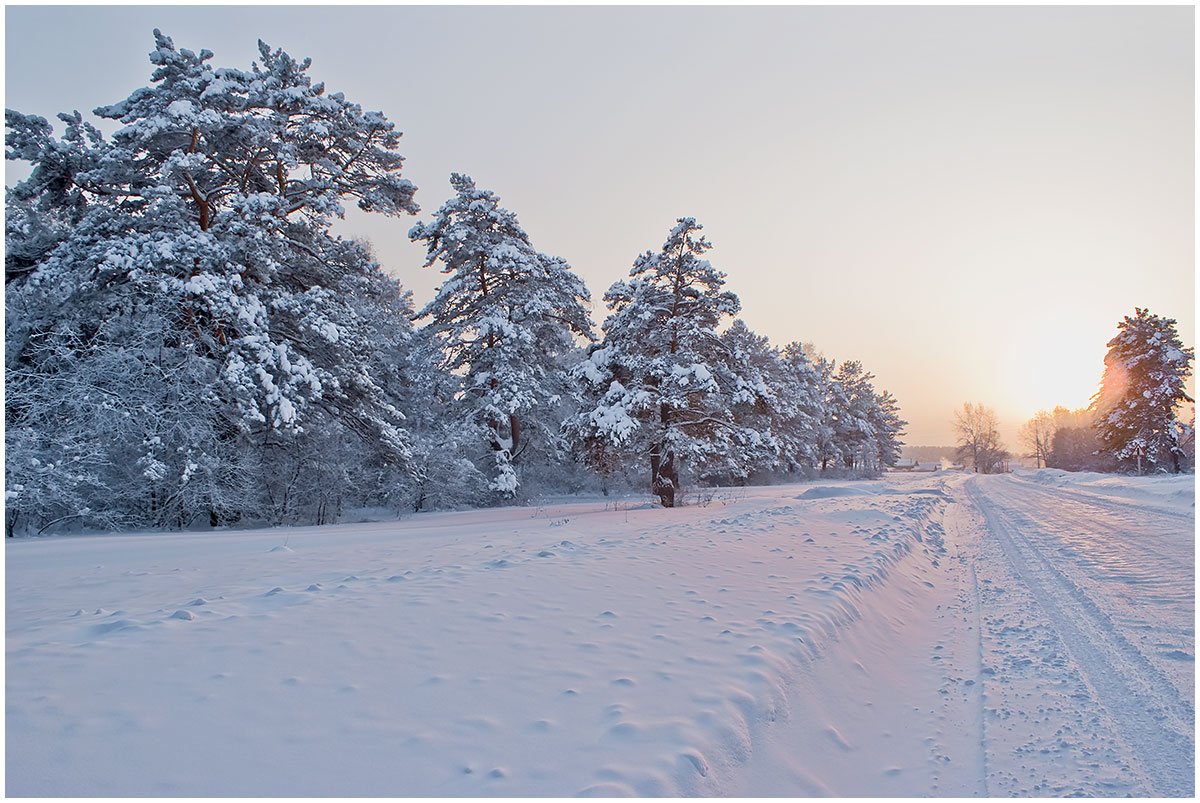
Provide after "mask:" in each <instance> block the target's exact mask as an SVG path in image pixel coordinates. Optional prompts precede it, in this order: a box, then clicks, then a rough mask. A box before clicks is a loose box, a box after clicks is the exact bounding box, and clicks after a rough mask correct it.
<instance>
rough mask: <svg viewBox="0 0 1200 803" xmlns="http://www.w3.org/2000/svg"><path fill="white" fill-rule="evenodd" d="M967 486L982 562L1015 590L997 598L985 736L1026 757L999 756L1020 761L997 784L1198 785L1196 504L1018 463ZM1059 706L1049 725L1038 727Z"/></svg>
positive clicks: (1099, 791)
mask: <svg viewBox="0 0 1200 803" xmlns="http://www.w3.org/2000/svg"><path fill="white" fill-rule="evenodd" d="M965 489H966V493H967V498H968V499H969V500H970V501H971V503H972V504H974V505H975V506H976V507H977V508H978V510H979V511H980V513H981V514H982V518H983V520H984V522H985V523H986V532H985V533H984V537H990V538H991V539H992V541H993V543H992V544H991V545H987V546H986V547H985V548H984V549H982V552H983V554H982V555H981V558H982V560H981V561H980V562H981V563H982V564H983V565H984V566H987V567H988V569H987V571H988V572H989V573H990V575H991V577H992V578H994V579H992V580H991V581H990V582H991V584H992V585H993V589H994V592H993V593H995V592H998V591H1001V590H1003V591H1004V592H1005V593H1006V594H1007V596H1008V597H1009V599H1008V600H996V603H997V604H996V605H994V606H993V605H989V606H988V608H989V610H990V611H994V613H993V615H992V616H991V618H990V622H989V624H990V628H989V635H990V636H991V637H992V639H993V640H994V642H995V643H996V645H997V646H996V648H995V649H994V650H993V652H992V655H991V656H989V658H990V661H989V664H990V667H991V671H990V673H989V674H990V677H989V678H988V679H987V680H986V682H985V689H986V693H987V696H988V699H989V702H991V703H993V706H994V707H993V708H992V709H991V716H990V717H989V719H988V722H987V725H986V728H985V731H986V733H985V739H986V740H987V741H988V743H989V749H990V750H991V751H992V752H994V753H995V752H999V751H1004V750H1012V751H1013V756H1016V755H1020V756H1023V757H1024V760H1023V761H1021V762H1017V763H1016V764H1015V766H1014V765H1013V762H1011V761H1005V759H1006V758H1011V757H1006V756H997V759H998V760H997V761H996V762H995V763H998V764H1000V765H1001V766H1004V765H1006V764H1007V765H1009V768H1008V769H1007V770H1002V771H1000V772H998V773H996V774H995V778H994V781H993V783H992V786H991V787H990V788H991V791H992V793H993V794H1054V795H1062V794H1084V795H1112V794H1132V795H1136V796H1152V797H1162V796H1191V795H1192V794H1193V793H1194V780H1195V763H1194V755H1195V746H1194V739H1195V711H1194V700H1193V699H1192V693H1193V689H1194V666H1195V664H1194V631H1193V629H1192V618H1193V616H1194V603H1193V599H1194V593H1195V590H1194V589H1195V574H1194V543H1193V540H1192V533H1191V532H1190V530H1191V527H1189V526H1188V525H1187V523H1185V522H1184V521H1183V519H1184V515H1182V514H1181V513H1179V512H1178V511H1175V510H1162V509H1155V508H1153V507H1151V506H1147V505H1141V506H1136V507H1135V506H1133V505H1132V504H1131V503H1129V502H1128V501H1124V500H1111V499H1105V498H1103V497H1102V496H1099V495H1095V494H1091V493H1080V492H1077V491H1067V490H1063V489H1056V488H1048V487H1044V486H1040V485H1038V484H1035V483H1033V482H1030V481H1028V480H1024V479H1021V478H1017V477H1010V476H1005V477H984V478H971V479H969V480H967V481H966V483H965ZM979 546H980V547H984V546H985V545H982V544H981V545H979ZM996 547H998V548H999V553H1000V554H999V556H997V555H996V554H995V548H996ZM989 548H990V550H991V554H988V549H989ZM997 557H1000V558H1001V560H996V558H997ZM1004 583H1009V584H1011V586H1010V587H1009V588H1007V589H1005V588H1003V584H1004ZM1014 597H1016V598H1017V599H1018V600H1019V601H1018V603H1017V606H1016V607H1015V608H1014V607H1013V606H1012V598H1014ZM1031 603H1032V604H1031ZM1030 670H1032V671H1030ZM1031 679H1036V680H1039V681H1041V684H1040V685H1041V686H1042V688H1041V690H1040V692H1039V691H1037V689H1036V688H1035V687H1036V685H1039V684H1034V685H1031V684H1030V680H1031ZM1063 691H1067V692H1068V697H1067V698H1066V699H1063V697H1062V693H1063ZM1031 708H1032V710H1030V709H1031ZM1039 715H1040V720H1039ZM1055 719H1057V720H1058V727H1056V729H1055V731H1054V734H1053V735H1052V736H1049V737H1048V736H1047V734H1046V732H1045V730H1046V729H1045V728H1044V727H1039V726H1044V725H1045V724H1047V722H1052V721H1054V720H1055ZM998 734H1002V735H998ZM994 736H995V737H996V738H992V737H994ZM1044 762H1054V763H1057V764H1059V765H1060V768H1059V770H1058V771H1057V772H1051V771H1049V768H1048V767H1044V766H1039V764H1042V763H1044Z"/></svg>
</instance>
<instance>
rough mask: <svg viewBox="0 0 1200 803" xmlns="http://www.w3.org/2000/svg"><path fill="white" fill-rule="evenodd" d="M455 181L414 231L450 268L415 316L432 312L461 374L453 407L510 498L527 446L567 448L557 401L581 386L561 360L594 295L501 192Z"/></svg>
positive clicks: (588, 332) (429, 255)
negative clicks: (525, 225) (540, 247)
mask: <svg viewBox="0 0 1200 803" xmlns="http://www.w3.org/2000/svg"><path fill="white" fill-rule="evenodd" d="M450 185H451V187H453V189H454V192H455V195H454V197H453V198H451V199H450V200H448V201H446V203H445V204H443V205H442V207H441V209H439V210H438V213H437V216H436V217H435V218H434V219H433V220H432V221H430V222H429V223H423V224H418V225H417V226H414V227H413V229H412V230H411V231H410V232H409V237H410V238H411V239H412V240H413V241H414V242H422V243H425V245H426V261H425V265H426V266H427V267H428V266H432V265H434V264H435V263H441V271H442V272H443V273H445V274H447V275H448V276H447V279H446V280H445V281H444V282H443V283H442V286H441V287H440V288H439V289H438V292H437V295H436V296H435V297H434V299H433V300H432V301H430V302H429V304H427V305H426V306H425V308H424V309H423V310H421V312H420V313H419V314H418V319H422V318H428V319H429V322H428V323H427V324H426V326H425V328H426V329H427V330H428V331H429V333H430V334H431V335H432V337H433V339H434V340H435V341H436V342H437V343H438V345H439V346H440V348H441V351H442V368H443V369H444V370H445V371H446V372H447V373H450V374H461V375H462V377H463V385H462V388H461V390H460V391H459V393H457V394H456V398H455V402H456V406H457V407H458V412H457V413H456V414H457V416H458V420H459V421H461V422H463V424H464V425H465V426H476V427H478V428H479V431H480V433H481V434H482V435H483V436H484V438H485V439H486V440H485V442H484V443H481V446H482V447H483V449H484V454H483V455H481V459H482V460H483V461H486V462H489V463H491V466H490V467H488V468H487V471H486V473H487V474H488V475H489V476H490V486H489V487H490V488H491V490H492V491H495V492H497V493H499V494H500V495H501V496H502V497H505V498H510V497H512V496H513V495H514V494H515V493H516V491H517V488H518V487H519V485H520V479H519V476H518V470H517V465H518V463H519V462H520V461H521V460H522V458H523V457H524V456H525V455H526V453H527V452H529V451H530V449H533V450H540V451H541V452H542V453H543V456H547V455H555V454H557V453H558V451H559V450H560V448H561V445H562V435H561V425H562V420H561V418H560V415H559V403H560V402H561V400H562V399H563V398H564V397H567V396H570V395H572V394H574V393H576V391H575V388H574V387H573V385H572V384H571V383H569V382H568V381H567V379H568V377H567V376H566V374H565V372H564V371H562V370H561V367H562V365H561V361H562V360H563V358H564V357H565V356H566V355H567V354H568V353H569V352H570V351H571V349H572V348H573V347H574V344H575V339H576V338H577V337H582V338H585V339H588V340H591V339H592V324H591V320H590V318H589V316H588V312H587V308H586V307H585V304H587V303H588V301H589V300H590V296H589V294H588V291H587V288H586V287H585V286H584V283H583V281H582V280H581V279H580V278H579V277H578V276H577V275H576V274H575V273H574V272H573V271H572V270H571V267H570V265H568V264H567V263H566V261H565V260H563V259H562V258H560V257H552V256H547V255H545V254H542V253H539V252H538V251H537V250H536V249H535V248H534V247H533V244H532V243H531V241H530V239H529V235H527V234H526V233H525V231H524V230H523V229H522V228H521V226H520V224H519V223H518V222H517V218H516V215H514V214H513V213H512V212H510V211H509V210H507V209H505V208H503V207H501V206H500V199H499V197H498V196H497V195H496V194H495V193H493V192H491V191H489V190H483V189H478V188H477V187H476V186H475V182H474V181H473V180H472V179H471V177H470V176H467V175H462V174H459V173H454V174H452V175H451V176H450Z"/></svg>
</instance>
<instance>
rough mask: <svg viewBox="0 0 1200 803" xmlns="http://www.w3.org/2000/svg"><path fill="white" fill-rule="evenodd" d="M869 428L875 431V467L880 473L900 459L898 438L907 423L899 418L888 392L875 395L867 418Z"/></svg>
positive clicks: (898, 406) (902, 443) (895, 403)
mask: <svg viewBox="0 0 1200 803" xmlns="http://www.w3.org/2000/svg"><path fill="white" fill-rule="evenodd" d="M869 420H870V423H871V428H872V429H873V430H874V431H875V441H874V455H873V459H874V461H875V467H876V469H877V470H880V471H882V470H883V469H885V468H888V467H890V466H894V465H896V461H897V460H899V459H900V453H901V448H902V447H903V446H904V442H903V441H902V440H900V436H902V435H903V434H904V427H905V426H907V425H908V422H907V421H905V420H904V419H902V418H901V417H900V405H899V403H898V402H897V401H896V397H895V396H893V395H892V394H891V393H890V392H888V391H886V390H885V391H883V392H882V393H876V394H875V400H874V404H873V405H872V407H871V414H870V417H869Z"/></svg>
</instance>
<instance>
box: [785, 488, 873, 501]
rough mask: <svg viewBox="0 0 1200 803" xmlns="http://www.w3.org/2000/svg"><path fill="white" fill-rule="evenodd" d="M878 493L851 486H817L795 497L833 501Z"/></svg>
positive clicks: (869, 489)
mask: <svg viewBox="0 0 1200 803" xmlns="http://www.w3.org/2000/svg"><path fill="white" fill-rule="evenodd" d="M878 493H879V491H877V490H874V489H871V488H862V487H857V486H852V485H818V486H817V487H816V488H809V489H808V490H807V491H805V492H804V493H802V494H800V495H799V496H797V497H796V498H797V499H834V498H837V497H841V496H875V495H876V494H878Z"/></svg>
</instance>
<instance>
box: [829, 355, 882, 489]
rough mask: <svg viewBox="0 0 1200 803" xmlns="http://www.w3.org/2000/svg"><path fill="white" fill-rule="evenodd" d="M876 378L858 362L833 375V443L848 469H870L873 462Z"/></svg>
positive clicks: (847, 361)
mask: <svg viewBox="0 0 1200 803" xmlns="http://www.w3.org/2000/svg"><path fill="white" fill-rule="evenodd" d="M873 378H874V377H872V376H871V374H869V373H867V371H865V370H864V369H863V367H862V363H860V362H858V361H857V360H845V361H843V362H842V364H841V365H839V366H838V369H837V372H836V373H835V374H834V375H833V381H832V385H833V390H834V392H833V393H832V394H831V401H832V403H833V408H834V425H833V430H834V440H835V442H836V443H837V449H838V451H839V452H840V453H841V455H842V462H843V465H844V466H845V467H846V468H848V469H855V468H865V469H867V470H870V469H871V466H870V465H869V464H868V465H864V463H866V461H869V460H870V459H871V457H872V446H873V445H874V443H875V427H874V425H873V424H872V422H871V418H872V408H873V407H874V404H875V392H874V388H873V387H872V386H871V380H872V379H873Z"/></svg>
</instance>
